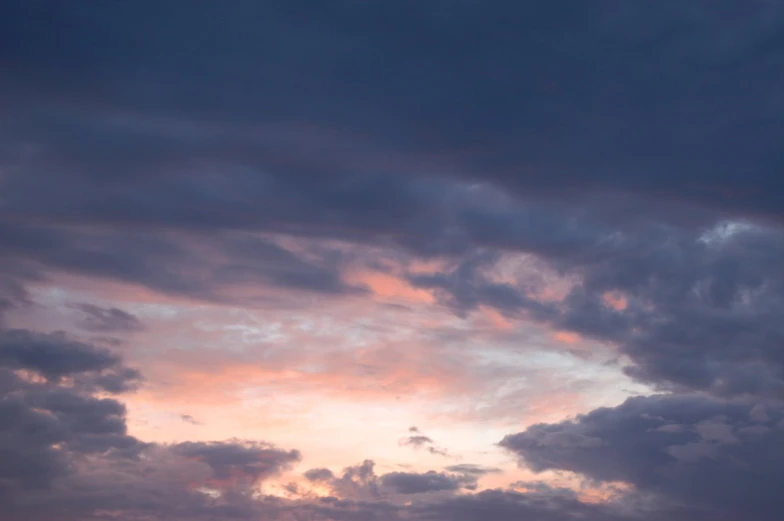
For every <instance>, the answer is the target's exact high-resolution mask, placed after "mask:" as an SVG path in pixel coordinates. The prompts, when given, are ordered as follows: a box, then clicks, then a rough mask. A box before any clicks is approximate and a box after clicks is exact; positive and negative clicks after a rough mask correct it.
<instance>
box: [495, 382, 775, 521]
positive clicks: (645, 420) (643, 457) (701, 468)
mask: <svg viewBox="0 0 784 521" xmlns="http://www.w3.org/2000/svg"><path fill="white" fill-rule="evenodd" d="M755 407H756V405H754V404H749V403H748V402H735V401H733V402H728V401H724V400H719V399H716V398H710V397H706V396H699V395H678V396H649V397H636V398H630V399H629V400H627V401H626V402H624V403H623V404H621V405H619V406H617V407H614V408H602V409H596V410H594V411H592V412H590V413H588V414H586V415H583V416H579V417H578V418H577V419H575V420H574V421H566V422H562V423H557V424H539V425H534V426H531V427H529V428H528V429H526V430H525V431H523V432H521V433H518V434H514V435H509V436H507V437H506V438H504V440H503V441H502V442H501V446H503V447H505V448H507V449H509V450H511V451H513V452H515V453H516V454H518V455H519V456H520V457H521V461H522V462H523V463H524V464H525V465H526V466H528V467H530V468H532V469H533V470H536V471H543V470H548V469H552V470H566V471H571V472H577V473H579V474H581V475H583V476H585V477H587V478H589V479H591V480H598V481H605V482H624V483H628V484H630V485H633V486H634V487H635V489H636V490H637V491H638V492H639V493H641V494H645V493H647V494H655V495H656V496H658V497H659V498H660V501H661V502H662V503H663V504H665V505H666V504H683V505H687V506H689V507H691V508H694V509H695V510H701V511H703V512H705V513H707V514H709V515H710V514H712V515H719V516H728V518H730V517H732V516H733V515H734V516H739V515H743V513H744V512H754V519H760V520H766V519H775V518H776V516H777V515H778V506H779V504H780V500H779V498H778V493H777V491H776V487H775V486H774V483H777V482H778V480H780V479H782V476H781V461H780V458H779V456H778V453H777V451H776V450H775V448H774V447H776V446H777V445H778V444H780V443H781V442H782V441H783V440H784V438H782V436H784V430H782V429H781V425H779V423H780V422H781V419H782V410H781V408H780V406H776V408H775V409H774V410H775V413H774V412H772V411H770V410H769V414H770V416H769V417H768V418H766V419H765V420H764V421H763V422H760V420H761V418H760V417H757V418H756V419H755V418H754V417H755V416H756V414H755V413H754V412H753V411H754V410H755ZM757 410H758V409H757Z"/></svg>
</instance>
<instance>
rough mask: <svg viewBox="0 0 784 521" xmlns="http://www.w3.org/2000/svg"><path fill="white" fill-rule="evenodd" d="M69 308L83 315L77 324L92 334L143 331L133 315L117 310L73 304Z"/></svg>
mask: <svg viewBox="0 0 784 521" xmlns="http://www.w3.org/2000/svg"><path fill="white" fill-rule="evenodd" d="M69 307H71V308H72V309H76V310H78V311H80V312H82V314H83V315H84V317H83V318H82V319H80V320H79V322H78V324H79V326H80V327H82V328H83V329H86V330H87V331H92V332H94V333H132V332H134V331H140V330H142V329H144V326H143V325H142V323H141V321H140V320H139V319H138V318H137V317H136V316H134V315H132V314H130V313H128V312H126V311H123V310H121V309H117V308H102V307H100V306H96V305H94V304H87V303H83V302H82V303H73V304H71V305H70V306H69Z"/></svg>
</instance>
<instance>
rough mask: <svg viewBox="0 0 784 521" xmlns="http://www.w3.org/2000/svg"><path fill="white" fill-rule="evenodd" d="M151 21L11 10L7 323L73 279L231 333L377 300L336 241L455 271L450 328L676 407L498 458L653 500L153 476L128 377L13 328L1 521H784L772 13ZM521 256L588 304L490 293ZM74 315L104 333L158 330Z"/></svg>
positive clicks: (644, 8) (137, 13) (544, 428)
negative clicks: (279, 486) (601, 360)
mask: <svg viewBox="0 0 784 521" xmlns="http://www.w3.org/2000/svg"><path fill="white" fill-rule="evenodd" d="M160 4H162V3H161V2H151V1H144V0H142V1H137V2H126V3H116V2H114V3H97V2H87V1H82V0H74V1H71V2H67V3H64V2H58V1H53V0H42V1H38V2H32V1H28V0H10V1H5V2H2V6H0V72H2V74H0V78H1V79H0V100H1V101H0V109H1V110H2V112H3V118H2V122H0V194H2V195H0V222H1V223H2V224H0V273H2V275H0V318H2V319H3V320H5V321H8V317H9V316H11V315H12V314H13V312H14V311H15V310H17V309H19V308H20V307H22V306H25V305H27V304H29V303H30V301H31V298H30V293H29V288H30V287H31V286H32V284H35V283H42V282H46V281H49V280H52V278H53V276H55V275H57V274H60V273H68V274H76V275H80V276H86V277H90V278H92V279H109V280H115V281H120V282H125V283H131V284H137V285H142V286H146V287H148V288H152V289H154V290H156V291H160V292H165V293H170V294H176V295H185V296H187V297H189V298H195V299H205V300H212V301H223V302H231V303H236V302H238V301H239V300H241V299H240V297H238V296H237V292H236V291H232V290H236V289H238V288H246V287H264V288H269V287H273V288H276V289H285V290H289V291H290V290H298V291H306V292H310V293H311V294H316V295H322V296H336V295H347V294H348V295H352V294H357V293H361V292H362V291H363V288H355V287H352V286H350V285H349V284H347V283H346V282H345V281H344V277H343V271H344V270H345V269H346V266H347V265H349V264H350V261H354V260H357V259H355V258H353V257H352V254H351V253H347V250H346V248H344V247H341V246H333V243H329V245H327V243H325V242H321V243H319V244H316V242H318V241H313V239H319V240H324V239H336V240H339V241H343V242H342V243H341V244H353V245H356V244H364V245H368V244H370V245H374V246H383V247H385V248H387V249H389V250H394V251H395V252H396V253H395V254H396V255H400V257H401V258H403V259H408V258H410V257H429V256H434V255H437V256H440V257H441V258H442V260H444V261H445V262H446V263H447V264H449V265H451V268H448V269H447V270H445V271H443V272H438V273H429V274H422V273H416V274H415V273H412V274H410V275H409V281H410V282H411V283H413V284H415V285H417V286H419V287H424V288H428V289H430V290H433V291H434V292H435V293H436V295H437V296H438V297H439V299H440V302H442V303H444V304H446V305H448V306H449V307H450V308H451V309H453V310H454V311H455V312H456V313H459V314H467V313H469V312H471V311H472V310H475V309H477V308H480V307H482V306H491V307H494V308H495V309H498V310H500V311H501V312H502V313H504V314H507V315H509V316H518V315H521V314H522V315H526V316H527V317H529V318H532V319H533V320H536V321H539V322H543V323H546V324H548V325H550V326H551V327H553V328H557V329H560V330H568V331H573V332H577V333H579V334H581V335H584V336H588V337H591V338H594V339H598V340H600V341H603V342H606V343H608V344H612V345H614V346H617V349H618V354H619V355H620V356H619V360H620V361H621V363H623V364H625V370H626V372H627V373H628V374H629V375H630V376H632V377H633V378H635V379H637V380H638V381H641V382H644V383H646V384H649V385H651V386H653V387H655V388H656V389H657V390H659V391H661V392H663V393H667V394H665V395H661V396H652V397H648V398H639V399H635V400H630V401H628V402H626V403H624V404H622V405H620V406H618V407H616V408H611V409H599V410H596V411H593V412H591V413H590V414H588V415H585V416H582V417H580V418H578V419H577V420H575V421H574V422H565V423H558V424H552V425H537V426H532V427H530V428H528V429H527V430H526V431H524V432H523V433H520V434H516V435H512V436H510V437H507V438H506V439H505V440H504V442H503V445H504V446H505V447H507V448H508V449H510V450H513V451H515V452H516V453H518V454H520V455H521V456H522V457H523V459H524V461H525V463H526V464H527V465H530V466H531V467H532V468H534V469H537V470H545V469H555V470H571V471H574V472H578V473H579V474H581V475H584V476H586V477H587V478H590V479H592V480H599V481H607V480H611V481H616V480H617V481H624V482H627V483H630V484H632V485H634V487H635V491H634V492H633V493H631V494H630V495H629V496H626V497H624V498H623V500H621V501H620V502H616V503H612V504H609V505H591V504H586V503H583V502H580V501H579V499H577V498H575V497H568V496H567V495H565V494H563V493H560V492H558V491H552V490H538V489H537V491H536V492H534V493H530V494H516V493H512V492H504V491H484V492H481V493H478V494H466V495H463V496H459V497H451V498H447V499H444V500H440V501H434V502H429V503H428V504H426V505H414V506H411V507H410V508H407V509H403V508H402V507H400V506H399V505H396V504H392V503H388V502H386V500H384V499H383V498H382V496H383V494H382V489H383V487H382V486H381V485H382V484H383V483H384V481H385V480H387V481H390V482H393V483H395V488H397V489H398V490H422V489H428V488H429V489H430V490H433V488H434V487H435V488H438V487H446V486H447V482H449V480H450V479H452V478H450V477H449V476H452V474H455V475H460V476H478V475H479V474H480V471H479V470H470V469H469V468H465V469H463V470H461V471H459V470H456V469H452V470H450V469H447V471H448V472H450V474H440V473H432V474H425V475H413V474H407V473H397V474H394V475H390V474H387V475H382V476H381V477H379V476H376V475H375V472H374V465H373V462H372V461H366V462H364V463H362V464H360V465H356V466H353V467H349V468H347V469H345V470H344V471H343V472H342V474H340V475H338V476H335V475H332V474H329V475H327V474H325V473H324V472H323V469H313V470H312V471H309V472H315V474H312V476H314V477H318V479H320V480H322V481H328V482H329V483H330V485H331V486H332V487H333V489H334V491H335V493H336V495H340V496H341V498H343V499H337V498H329V499H324V500H320V501H313V502H303V503H285V502H283V501H282V500H276V499H270V498H253V497H251V495H250V494H248V493H247V490H246V489H247V487H245V489H243V486H245V485H246V484H247V483H252V482H255V481H257V480H260V479H264V478H265V477H267V476H269V475H272V474H275V473H276V472H278V471H280V470H281V469H282V468H285V467H286V465H289V464H291V463H293V462H295V461H297V460H298V459H299V454H298V453H297V452H296V451H287V450H284V449H278V448H275V447H272V446H269V445H266V444H259V443H245V442H226V443H188V442H186V443H183V444H178V445H174V446H172V447H166V448H164V447H159V446H155V447H146V446H145V448H144V450H145V451H149V452H147V453H145V454H146V458H147V459H145V458H142V457H138V458H137V459H134V458H133V457H132V456H138V455H139V454H140V453H141V449H140V447H141V445H142V444H141V442H138V440H135V439H133V438H132V437H130V436H128V435H127V433H126V431H125V423H124V415H125V410H124V408H123V406H122V404H121V403H120V402H118V401H116V400H113V399H106V398H101V397H99V396H98V395H97V394H96V392H97V391H101V392H103V391H108V392H112V393H121V392H124V391H126V390H128V389H130V388H132V387H133V386H134V385H136V383H138V381H139V379H140V375H139V373H138V372H136V371H135V370H133V369H130V368H127V367H125V366H124V365H123V364H122V363H121V361H120V360H119V359H118V358H117V357H116V356H115V355H114V354H112V353H111V352H110V351H106V350H102V349H99V348H97V347H95V346H93V345H90V344H87V343H83V342H80V341H78V340H76V339H73V338H70V337H67V336H65V335H63V334H59V333H56V334H43V333H35V332H30V331H26V330H13V329H5V330H1V331H0V371H2V373H1V374H0V376H2V378H0V390H1V391H2V392H3V393H5V394H3V395H2V396H3V401H2V403H1V404H0V416H2V421H0V433H2V436H0V461H3V462H8V463H7V464H4V465H2V466H0V487H1V488H2V490H3V492H0V500H2V501H3V503H4V504H3V506H7V507H8V508H4V509H0V510H3V512H4V514H0V515H5V516H6V517H8V518H9V519H11V520H13V521H16V519H25V520H31V521H38V519H50V518H52V517H53V516H54V517H58V518H62V519H64V520H66V521H70V519H74V520H76V519H79V520H81V519H89V518H90V517H93V518H98V517H100V516H101V515H103V514H100V513H97V512H101V511H104V512H110V513H111V512H117V511H120V512H121V514H120V515H122V516H125V518H127V519H140V518H156V517H164V518H166V519H173V520H176V519H215V518H236V519H243V518H245V519H258V518H264V517H265V516H267V517H275V516H278V518H281V519H285V518H283V517H281V516H283V515H284V514H291V513H292V512H295V511H296V512H297V515H295V514H292V515H293V516H294V517H295V518H297V517H298V514H302V516H305V515H310V516H311V517H314V516H315V517H316V518H318V516H321V518H327V519H344V520H350V519H357V520H359V519H362V520H364V519H378V520H386V519H395V518H399V517H404V518H407V519H413V520H416V519H423V520H425V519H427V520H430V521H439V520H447V519H449V520H457V521H461V520H465V521H468V520H474V519H477V520H478V519H499V520H504V519H526V518H530V519H539V520H542V521H566V520H572V519H574V520H576V519H581V520H593V519H597V520H598V519H602V520H614V519H628V518H630V517H635V518H640V519H645V520H646V521H647V520H654V521H659V520H661V519H667V520H680V519H684V520H685V519H688V520H689V521H692V520H700V521H701V520H702V519H711V520H720V521H723V520H724V519H727V520H730V519H732V520H734V519H737V518H743V519H751V520H753V521H767V520H769V519H770V520H772V519H774V518H778V517H780V516H778V517H777V516H776V513H777V512H780V510H781V505H780V501H777V498H776V495H775V493H774V491H773V490H774V484H775V483H777V482H778V481H780V480H781V478H782V476H781V475H780V472H779V471H778V470H777V467H781V463H782V461H781V453H782V451H781V449H780V445H781V441H782V440H780V439H779V438H780V436H779V433H780V432H781V428H780V426H779V423H778V422H780V421H781V411H780V407H781V401H782V400H783V399H784V394H782V393H784V358H782V355H781V345H782V342H784V329H782V327H783V326H782V321H781V317H782V316H784V299H783V298H782V295H784V268H782V265H783V263H782V262H781V259H782V258H784V238H782V237H783V236H782V231H781V224H782V222H784V213H783V212H782V208H784V178H783V177H782V176H781V170H782V167H784V155H782V152H781V143H780V142H781V136H782V135H784V103H782V97H781V96H782V95H781V92H782V91H784V89H782V85H784V43H783V42H784V40H782V38H781V36H780V35H781V34H782V29H783V28H784V3H782V2H780V1H778V0H773V1H759V2H756V1H755V2H749V1H745V0H744V1H741V0H720V1H716V2H702V3H692V2H682V1H677V0H662V1H658V2H647V3H641V2H620V1H615V0H601V1H594V0H591V1H588V0H585V1H583V0H580V1H572V2H558V1H556V2H542V3H530V2H504V1H499V2H489V3H488V2H441V1H433V2H414V1H408V0H404V1H400V2H377V1H371V2H350V1H341V2H331V3H328V4H325V3H324V2H315V1H309V0H292V1H289V2H284V3H277V4H271V3H260V2H250V1H246V0H237V1H234V2H231V3H215V2H207V1H202V0H193V1H190V2H176V1H173V2H167V3H163V4H164V5H160ZM282 239H285V240H282ZM298 241H299V242H298ZM508 253H518V254H519V253H525V254H529V255H530V256H531V258H532V260H531V262H532V263H534V264H535V265H534V266H533V269H532V270H530V271H537V270H538V271H544V270H545V269H546V270H550V271H552V272H553V273H554V274H555V275H556V276H558V277H561V278H563V279H564V280H569V281H572V282H573V285H572V287H571V288H570V289H569V290H568V292H567V295H566V296H565V297H564V298H563V299H561V300H559V301H552V300H550V301H547V302H544V301H542V299H541V298H540V296H541V289H542V288H543V287H547V284H548V282H549V281H548V280H544V278H541V280H539V279H537V277H522V276H521V277H520V278H518V279H516V280H513V281H510V280H507V279H506V278H505V279H504V281H500V280H499V279H496V278H493V277H491V276H489V275H488V273H487V271H488V270H489V269H491V268H493V267H494V266H496V265H497V264H498V263H499V262H502V260H503V258H504V255H505V254H508ZM371 256H372V255H371ZM360 260H361V261H363V262H367V263H368V264H373V262H375V261H377V259H375V258H370V259H360ZM539 268H541V270H540V269H539ZM268 293H269V292H268V291H267V292H266V293H265V295H263V296H259V298H262V297H263V298H273V297H270V296H268ZM608 295H609V296H610V297H611V298H612V299H615V304H613V301H612V300H608V298H610V297H608ZM620 302H623V305H620V304H618V303H620ZM80 310H81V312H82V313H84V314H85V320H84V321H83V322H82V326H83V327H85V328H86V329H88V330H90V331H96V332H100V333H107V332H123V331H125V332H128V331H131V330H136V329H138V321H136V320H134V319H133V317H131V316H129V315H127V314H124V312H122V311H120V310H119V309H112V308H109V309H103V308H95V307H90V306H89V305H88V307H84V305H82V307H81V308H80ZM36 375H38V376H40V377H42V378H41V379H39V378H36V377H35V376H36ZM66 381H67V383H68V385H70V386H71V387H66V386H65V383H66ZM697 394H699V396H697ZM410 434H411V436H409V438H408V440H409V442H410V444H411V445H412V446H414V447H425V448H426V449H427V450H430V451H434V452H436V453H437V452H439V451H441V449H439V448H437V447H435V446H433V445H432V442H431V440H430V439H429V438H427V437H426V436H424V435H423V434H421V433H420V432H419V431H418V430H416V429H415V428H413V429H412V430H410ZM411 440H419V441H418V442H411ZM763 454H764V456H763ZM120 456H122V458H121V457H120ZM112 458H118V459H117V460H115V459H112ZM150 459H155V461H152V462H151V461H150ZM120 460H122V461H121V462H120V463H118V461H120ZM107 469H109V470H107ZM175 470H176V471H177V472H174V471H175ZM170 471H171V472H170ZM180 471H182V473H183V474H186V475H188V476H189V477H193V478H194V479H193V483H200V484H202V485H204V486H213V487H218V486H219V485H220V486H221V487H222V491H223V492H222V494H223V495H222V496H221V497H220V498H217V499H216V498H210V497H209V496H207V495H205V494H202V493H200V492H197V491H194V490H193V489H190V488H188V484H187V483H182V482H180V481H178V479H177V478H175V477H172V475H174V474H177V475H179V473H180ZM386 476H394V477H386ZM66 477H67V479H65V478H66ZM234 478H239V481H240V482H242V483H243V485H242V486H240V485H237V486H233V485H232V486H229V485H228V484H227V483H229V482H230V481H231V479H234ZM58 479H59V480H61V481H59V482H58V487H55V488H53V489H51V490H50V492H49V493H48V494H49V495H46V496H36V495H35V494H33V495H30V494H26V493H23V492H24V491H25V490H27V488H29V487H39V488H41V487H45V486H46V485H47V484H51V483H52V482H53V481H54V480H58ZM99 485H100V486H99ZM406 487H408V488H406ZM88 490H89V491H91V492H89V493H88V492H86V491H88ZM131 490H133V491H134V492H133V493H130V492H129V491H131ZM92 491H95V492H92ZM448 491H449V489H448V488H441V492H445V493H446V492H448ZM58 494H60V495H58ZM648 495H652V496H653V497H655V498H656V501H658V503H656V505H658V506H656V507H655V508H651V507H650V506H649V505H650V503H646V502H645V501H646V498H647V497H648ZM9 497H13V498H14V499H13V501H10V500H8V499H7V498H9ZM162 498H164V499H162ZM635 501H638V502H639V504H638V503H635ZM284 503H285V504H284ZM640 504H643V505H644V507H641V506H640ZM53 512H56V513H57V514H56V515H54V514H52V513H53ZM630 512H631V514H630ZM126 514H127V515H126ZM632 514H633V515H632ZM107 515H108V514H107ZM302 516H299V518H301V519H302V518H303V517H302ZM120 519H122V517H120ZM304 519H306V518H304Z"/></svg>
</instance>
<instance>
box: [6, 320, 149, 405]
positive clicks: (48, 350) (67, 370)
mask: <svg viewBox="0 0 784 521" xmlns="http://www.w3.org/2000/svg"><path fill="white" fill-rule="evenodd" d="M0 367H6V368H9V369H12V370H29V371H33V372H36V373H38V374H40V376H42V377H44V378H46V379H48V380H52V381H57V380H59V379H61V378H63V377H72V378H75V381H76V382H78V383H82V384H83V385H88V386H89V385H92V386H97V387H99V388H101V389H103V390H105V391H109V392H121V391H123V390H126V389H128V388H130V387H132V386H133V385H135V383H136V382H137V381H138V380H139V379H140V377H141V376H140V374H139V373H138V372H137V371H136V370H134V369H131V368H128V367H122V365H121V361H120V358H119V357H118V356H116V355H114V354H113V353H112V352H111V351H109V350H106V349H102V348H98V347H95V346H93V345H91V344H87V343H84V342H80V341H78V340H75V339H72V338H70V337H69V336H67V335H66V334H64V333H36V332H33V331H29V330H25V329H0ZM86 373H87V374H86Z"/></svg>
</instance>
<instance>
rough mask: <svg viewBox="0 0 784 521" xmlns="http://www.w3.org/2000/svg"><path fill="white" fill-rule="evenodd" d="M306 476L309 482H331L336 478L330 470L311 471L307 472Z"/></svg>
mask: <svg viewBox="0 0 784 521" xmlns="http://www.w3.org/2000/svg"><path fill="white" fill-rule="evenodd" d="M304 476H305V477H306V478H308V481H329V480H331V479H332V478H334V477H335V475H334V474H333V473H332V471H331V470H329V469H323V468H321V469H310V470H308V471H307V472H305V474H304Z"/></svg>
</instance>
